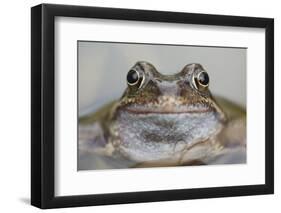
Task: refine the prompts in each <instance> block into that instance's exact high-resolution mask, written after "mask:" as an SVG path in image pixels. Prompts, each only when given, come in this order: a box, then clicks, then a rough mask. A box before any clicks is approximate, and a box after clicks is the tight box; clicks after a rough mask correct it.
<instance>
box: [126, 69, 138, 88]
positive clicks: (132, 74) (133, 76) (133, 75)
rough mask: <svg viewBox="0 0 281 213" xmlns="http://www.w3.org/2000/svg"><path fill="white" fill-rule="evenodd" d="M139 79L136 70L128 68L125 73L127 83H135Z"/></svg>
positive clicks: (131, 84)
mask: <svg viewBox="0 0 281 213" xmlns="http://www.w3.org/2000/svg"><path fill="white" fill-rule="evenodd" d="M140 80H141V77H140V74H139V72H138V71H136V70H130V71H129V72H128V74H127V83H128V85H130V86H133V85H136V84H137V83H139V81H140Z"/></svg>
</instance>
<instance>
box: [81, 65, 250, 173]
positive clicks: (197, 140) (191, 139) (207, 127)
mask: <svg viewBox="0 0 281 213" xmlns="http://www.w3.org/2000/svg"><path fill="white" fill-rule="evenodd" d="M127 84H128V87H127V89H126V90H125V92H124V94H123V95H122V97H121V98H120V99H119V100H117V101H114V102H112V103H110V104H108V105H106V106H105V107H103V108H102V109H100V110H99V111H97V112H95V113H93V114H90V115H88V116H85V117H83V118H80V119H79V160H78V163H79V168H80V169H104V168H128V167H152V166H177V165H204V164H227V163H245V162H246V119H245V116H246V113H245V111H244V110H243V109H241V108H240V107H238V106H237V105H235V104H233V103H231V102H229V101H227V100H225V99H222V98H214V97H213V96H212V94H211V92H210V91H209V89H208V86H209V76H208V74H207V72H206V71H205V70H204V68H203V67H202V66H201V65H200V64H188V65H186V66H185V67H184V68H183V69H182V70H181V71H180V72H178V73H176V74H174V75H163V74H161V73H159V72H158V71H157V70H156V68H155V67H154V66H153V65H152V64H150V63H148V62H137V63H136V64H135V65H134V66H133V67H132V68H131V70H130V71H129V72H128V75H127Z"/></svg>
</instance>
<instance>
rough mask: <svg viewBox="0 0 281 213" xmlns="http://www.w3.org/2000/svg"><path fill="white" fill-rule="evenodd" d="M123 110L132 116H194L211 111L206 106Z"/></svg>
mask: <svg viewBox="0 0 281 213" xmlns="http://www.w3.org/2000/svg"><path fill="white" fill-rule="evenodd" d="M125 110H126V111H127V112H129V113H132V114H196V113H207V112H211V111H213V109H212V108H211V107H206V106H189V107H186V106H182V107H177V108H174V107H168V106H167V107H161V108H159V107H151V108H148V107H143V106H129V107H126V108H125Z"/></svg>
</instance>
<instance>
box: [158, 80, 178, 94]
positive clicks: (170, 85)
mask: <svg viewBox="0 0 281 213" xmlns="http://www.w3.org/2000/svg"><path fill="white" fill-rule="evenodd" d="M157 86H158V88H159V91H160V94H161V95H162V96H177V95H178V94H179V86H178V85H177V84H176V83H175V82H169V81H162V82H158V83H157Z"/></svg>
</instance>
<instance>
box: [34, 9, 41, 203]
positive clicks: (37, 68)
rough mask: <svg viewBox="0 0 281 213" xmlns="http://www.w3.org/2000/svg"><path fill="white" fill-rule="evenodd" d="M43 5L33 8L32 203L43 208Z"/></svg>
mask: <svg viewBox="0 0 281 213" xmlns="http://www.w3.org/2000/svg"><path fill="white" fill-rule="evenodd" d="M41 53H42V5H37V6H35V7H32V8H31V205H34V206H36V207H39V208H41V205H42V192H43V190H42V187H41V186H42V179H41V178H42V175H41V169H42V166H41V157H42V153H41V87H42V82H41V78H42V74H41V73H42V70H41V63H42V57H41Z"/></svg>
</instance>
